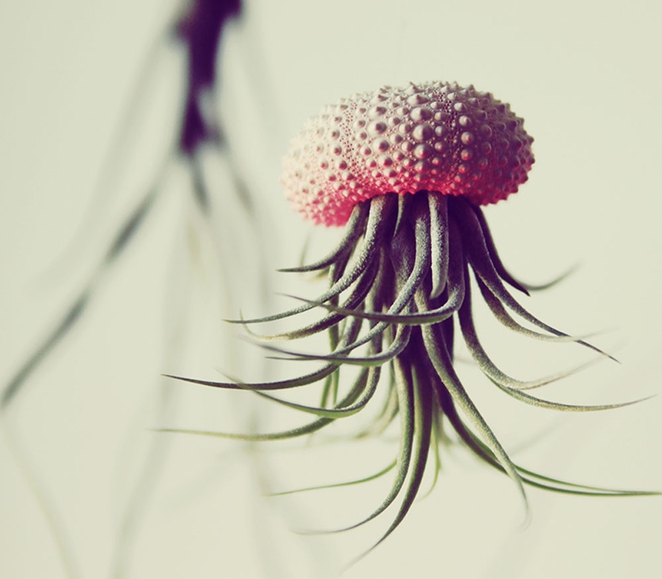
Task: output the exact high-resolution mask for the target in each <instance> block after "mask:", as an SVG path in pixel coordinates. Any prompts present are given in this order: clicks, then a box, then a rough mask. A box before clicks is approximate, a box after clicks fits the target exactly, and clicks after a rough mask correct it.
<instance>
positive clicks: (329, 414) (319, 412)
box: [250, 367, 381, 419]
mask: <svg viewBox="0 0 662 579" xmlns="http://www.w3.org/2000/svg"><path fill="white" fill-rule="evenodd" d="M380 373H381V368H379V367H377V368H366V369H364V370H361V372H360V373H359V376H358V377H357V379H356V381H355V382H354V385H353V386H352V388H351V390H350V391H349V393H348V396H349V397H350V398H352V397H353V396H355V395H356V394H357V393H358V395H361V398H359V399H358V400H357V401H356V402H354V403H352V404H350V405H349V406H337V407H335V408H325V407H318V406H306V405H305V404H298V403H296V402H290V401H288V400H283V399H282V398H278V397H276V396H272V395H270V394H266V393H265V392H260V391H259V390H255V389H253V388H250V390H251V392H254V393H255V394H257V395H258V396H260V397H261V398H265V399H267V400H271V401H272V402H276V403H277V404H281V405H282V406H287V407H288V408H291V409H293V410H299V411H300V412H306V413H308V414H315V415H316V416H319V417H325V418H333V419H336V418H345V417H347V416H352V415H354V414H356V413H357V412H359V411H360V410H363V408H365V406H366V405H367V404H368V402H370V400H371V398H372V397H373V396H374V394H375V392H376V391H377V384H378V383H379V377H380Z"/></svg>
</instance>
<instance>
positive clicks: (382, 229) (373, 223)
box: [226, 196, 396, 324]
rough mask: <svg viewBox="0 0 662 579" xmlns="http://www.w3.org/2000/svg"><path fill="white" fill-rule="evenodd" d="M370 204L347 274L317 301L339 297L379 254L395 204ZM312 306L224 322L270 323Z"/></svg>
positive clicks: (379, 199) (391, 201) (384, 199)
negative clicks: (358, 245)
mask: <svg viewBox="0 0 662 579" xmlns="http://www.w3.org/2000/svg"><path fill="white" fill-rule="evenodd" d="M372 201H373V202H372V203H370V214H369V217H368V224H367V226H366V233H365V236H364V239H363V245H362V246H361V249H360V251H359V253H358V255H357V257H356V260H355V261H354V264H353V265H352V267H351V269H350V271H349V273H347V274H346V275H344V276H343V277H342V278H341V279H340V280H338V281H337V282H336V283H335V284H333V285H332V286H331V287H330V288H329V289H328V290H327V291H326V292H324V293H323V294H322V295H321V296H319V297H318V298H317V299H318V300H319V301H321V302H325V301H327V300H330V299H331V298H333V297H335V296H337V295H340V293H342V292H343V291H345V290H346V289H347V288H348V287H349V286H351V285H352V283H354V282H355V281H356V280H357V279H358V277H359V276H360V275H361V274H362V273H363V272H364V271H365V270H366V268H367V267H368V266H369V265H370V263H371V262H372V260H373V259H375V257H376V256H378V254H379V242H380V241H381V239H382V237H383V236H384V235H385V234H386V232H387V231H388V229H389V228H390V219H389V215H390V213H391V206H392V205H393V204H394V203H396V200H394V199H393V198H392V197H389V196H384V197H376V198H374V199H373V200H372ZM313 307H315V306H313V305H308V304H306V305H303V306H299V307H298V308H293V309H291V310H287V311H285V312H281V313H280V314H274V315H272V316H266V317H263V318H255V319H250V320H226V321H227V322H229V323H235V324H255V323H264V322H272V321H276V320H282V319H284V318H289V317H291V316H295V315H297V314H301V313H303V312H306V311H308V310H310V309H312V308H313Z"/></svg>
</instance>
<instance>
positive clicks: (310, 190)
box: [282, 82, 534, 225]
mask: <svg viewBox="0 0 662 579" xmlns="http://www.w3.org/2000/svg"><path fill="white" fill-rule="evenodd" d="M523 123H524V121H523V120H522V119H521V118H519V117H517V116H516V115H515V114H514V113H513V112H512V111H511V110H510V106H509V105H508V104H505V103H502V102H500V101H498V100H496V99H495V98H494V97H493V96H492V95H491V94H490V93H485V92H480V91H477V90H476V89H474V87H473V86H469V87H468V88H462V87H460V86H458V85H457V84H455V83H443V82H429V83H421V84H416V85H415V84H409V85H408V86H406V87H399V88H393V87H389V86H385V87H382V88H380V89H379V90H377V91H375V92H369V93H362V94H357V95H354V96H353V97H351V98H347V99H342V100H340V102H339V103H338V104H335V105H329V106H326V107H324V109H323V110H322V112H321V113H320V114H319V115H318V116H317V117H314V118H312V119H310V120H309V121H308V123H307V124H306V126H305V128H304V130H303V131H302V132H301V133H299V134H298V135H297V136H296V137H295V138H294V139H293V140H292V142H291V145H290V150H289V153H288V155H287V156H286V157H285V159H284V163H283V165H284V171H283V178H282V182H283V185H284V186H285V189H286V194H287V198H288V199H289V200H290V201H291V202H292V204H293V205H294V208H295V209H296V210H297V211H299V212H301V213H302V214H303V216H304V217H305V218H307V219H311V220H313V221H314V222H315V223H322V224H325V225H344V224H345V223H346V222H347V219H348V218H349V215H350V213H351V211H352V208H353V207H354V205H356V204H357V203H359V202H361V201H364V200H366V199H370V198H371V197H374V196H376V195H384V194H386V193H390V192H395V193H398V194H405V193H416V192H417V191H422V190H427V191H438V192H439V193H442V194H444V195H464V196H465V197H466V198H467V199H468V200H469V201H471V202H472V203H475V204H477V205H487V204H489V203H496V202H497V201H500V200H501V199H505V198H506V197H507V196H508V195H510V194H511V193H515V192H516V191H517V189H518V187H519V185H521V184H522V183H524V182H525V181H526V180H527V173H528V171H529V169H531V165H532V164H533V162H534V159H533V154H532V152H531V143H532V142H533V139H532V138H531V137H530V136H529V135H528V134H527V133H526V131H525V130H524V128H523Z"/></svg>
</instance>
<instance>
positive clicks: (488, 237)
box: [473, 207, 578, 295]
mask: <svg viewBox="0 0 662 579" xmlns="http://www.w3.org/2000/svg"><path fill="white" fill-rule="evenodd" d="M473 210H474V212H475V213H476V217H477V218H478V221H479V223H480V226H481V229H482V231H483V237H484V239H485V245H486V246H487V250H488V252H489V254H490V258H491V259H492V263H493V264H494V268H495V269H496V271H497V273H498V274H499V275H500V276H501V279H502V280H503V281H505V282H506V283H507V284H509V285H511V286H512V287H514V288H515V289H517V290H519V291H521V292H522V293H525V294H526V295H529V292H532V291H536V292H537V291H542V290H546V289H549V288H551V287H553V286H555V285H556V284H558V283H560V282H562V281H563V280H564V279H566V278H567V277H568V276H570V275H572V274H573V273H574V272H575V271H576V270H577V267H578V266H577V265H574V266H572V267H570V268H568V269H567V270H566V271H565V272H563V273H562V274H561V275H559V276H557V277H555V278H553V279H552V280H550V281H548V282H545V283H540V284H531V283H525V282H523V281H521V280H518V279H516V278H515V277H514V276H513V275H511V274H510V272H508V270H507V269H506V268H505V267H504V265H503V262H502V261H501V258H500V257H499V252H498V251H497V248H496V245H495V243H494V239H493V237H492V233H491V232H490V228H489V226H488V224H487V220H486V219H485V215H484V214H483V212H482V211H481V210H480V209H479V208H478V207H473Z"/></svg>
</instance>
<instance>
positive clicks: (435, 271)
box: [427, 191, 449, 299]
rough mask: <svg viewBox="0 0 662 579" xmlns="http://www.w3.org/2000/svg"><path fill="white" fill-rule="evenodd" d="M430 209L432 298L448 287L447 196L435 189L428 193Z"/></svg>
mask: <svg viewBox="0 0 662 579" xmlns="http://www.w3.org/2000/svg"><path fill="white" fill-rule="evenodd" d="M427 197H428V205H429V210H430V255H431V261H432V270H431V271H432V290H431V291H430V298H432V299H434V298H437V297H439V296H440V295H441V292H442V291H444V288H445V287H446V280H447V275H448V267H449V263H448V262H449V252H448V251H447V250H446V249H445V248H447V247H448V246H449V234H448V205H447V201H446V197H444V196H443V195H441V194H439V193H436V192H434V191H432V192H430V193H428V196H427Z"/></svg>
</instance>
